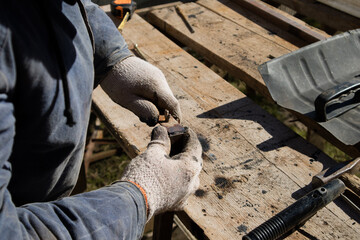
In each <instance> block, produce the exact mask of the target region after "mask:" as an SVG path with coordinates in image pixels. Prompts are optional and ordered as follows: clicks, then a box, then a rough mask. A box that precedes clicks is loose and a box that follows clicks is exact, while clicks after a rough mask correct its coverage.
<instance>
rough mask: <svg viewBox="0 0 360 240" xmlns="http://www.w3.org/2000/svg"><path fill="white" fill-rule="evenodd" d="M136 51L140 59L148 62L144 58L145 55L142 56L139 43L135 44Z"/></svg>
mask: <svg viewBox="0 0 360 240" xmlns="http://www.w3.org/2000/svg"><path fill="white" fill-rule="evenodd" d="M134 50H135V52H136V54H137V55H138V57H140V58H142V59H143V60H145V61H146V58H145V57H144V54H142V52H141V51H140V49H139V47H138V44H137V43H135V44H134Z"/></svg>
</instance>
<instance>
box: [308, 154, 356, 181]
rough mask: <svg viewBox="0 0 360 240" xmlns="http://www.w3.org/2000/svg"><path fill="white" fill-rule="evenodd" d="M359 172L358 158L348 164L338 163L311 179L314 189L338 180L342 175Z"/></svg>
mask: <svg viewBox="0 0 360 240" xmlns="http://www.w3.org/2000/svg"><path fill="white" fill-rule="evenodd" d="M359 171H360V157H359V158H356V159H354V160H351V161H350V162H345V163H340V164H337V165H336V166H334V167H332V168H328V169H325V170H324V171H322V172H320V173H318V174H316V175H315V176H314V177H313V179H312V182H311V183H312V184H313V185H314V187H319V186H322V185H324V184H326V183H328V182H330V181H331V180H333V179H335V178H339V177H340V176H341V175H343V174H344V173H350V174H356V173H358V172H359Z"/></svg>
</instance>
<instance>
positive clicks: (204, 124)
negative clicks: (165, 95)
mask: <svg viewBox="0 0 360 240" xmlns="http://www.w3.org/2000/svg"><path fill="white" fill-rule="evenodd" d="M206 2H210V3H211V4H221V5H218V6H217V7H216V8H215V9H213V8H211V6H206V7H204V4H205V3H206ZM180 7H181V8H182V9H183V11H184V12H186V13H187V14H188V16H191V15H192V14H193V15H195V17H189V20H190V21H191V24H193V27H194V29H195V33H194V34H193V36H192V37H191V39H190V40H189V42H188V43H187V45H188V46H189V47H191V48H194V46H195V45H200V44H198V43H196V41H195V40H198V38H200V36H203V37H206V38H207V39H209V38H215V40H213V39H212V41H211V42H209V43H208V44H211V45H206V44H203V45H202V46H203V48H209V50H210V51H211V52H213V55H214V56H217V55H222V54H224V56H225V57H229V58H230V59H232V60H233V62H227V63H226V62H224V65H226V64H228V63H229V64H231V65H232V66H233V68H234V69H235V68H238V67H239V66H241V67H243V68H244V69H245V70H244V71H243V72H242V73H239V74H243V75H241V76H243V77H244V78H246V77H247V78H249V79H257V80H258V81H257V83H253V84H255V87H257V88H258V89H259V90H260V88H262V89H264V87H263V83H261V78H259V75H258V73H257V71H256V67H257V65H258V64H260V63H262V62H263V61H264V60H265V59H266V58H267V56H268V55H269V54H272V55H273V56H274V57H276V56H279V55H280V54H284V53H287V52H289V51H291V50H293V49H296V47H295V45H293V44H292V43H289V42H287V41H285V40H284V39H282V38H281V37H279V36H276V35H273V34H269V32H268V31H266V30H264V29H263V28H261V27H260V26H259V25H258V24H257V23H256V22H254V21H252V20H249V18H245V17H244V16H242V15H241V14H239V13H237V12H236V11H233V10H231V9H230V8H228V7H227V6H226V5H225V4H222V3H220V2H216V1H199V2H197V3H188V4H181V6H180ZM225 13H226V14H225ZM228 13H231V14H229V15H228ZM149 14H150V15H154V16H158V19H162V20H163V27H161V28H162V29H164V30H165V31H166V33H168V34H169V33H171V32H173V31H181V32H184V35H187V32H186V31H188V30H187V29H186V27H185V26H184V25H183V22H182V20H181V19H180V18H179V16H177V15H176V12H175V10H174V8H173V7H167V8H165V9H160V10H153V11H152V12H151V13H149ZM237 14H238V15H237ZM246 14H248V15H251V13H250V12H247V13H246ZM230 15H231V16H230ZM229 18H230V19H229ZM233 18H235V19H237V20H236V21H235V20H233ZM238 20H239V21H238ZM240 20H242V21H243V22H240ZM172 21H174V22H172ZM209 26H212V27H211V28H209ZM158 27H160V26H158ZM224 27H226V29H227V30H228V32H225V31H223V30H221V29H223V28H224ZM176 29H179V30H176ZM213 29H215V33H217V34H218V35H219V36H223V44H224V45H221V46H222V48H221V49H222V50H221V51H219V49H218V44H219V42H216V39H217V38H216V34H215V33H213V32H212V31H214V30H213ZM218 30H219V31H218ZM263 33H266V34H265V35H266V37H265V36H264V34H263ZM232 35H236V36H237V38H238V39H241V42H238V41H237V40H236V39H235V38H232V37H230V38H228V37H227V36H232ZM123 36H124V37H125V39H126V41H127V42H128V45H129V47H130V48H132V47H133V46H134V44H137V45H138V47H139V48H140V50H141V51H142V53H143V54H144V56H145V58H146V60H148V61H149V62H150V63H152V64H154V65H156V66H157V67H159V68H160V69H161V70H162V71H163V72H164V74H165V76H166V78H167V80H168V82H169V85H170V87H171V89H172V90H173V92H174V94H175V96H176V97H177V98H178V99H179V101H180V104H181V107H182V112H183V116H184V121H183V124H184V125H186V126H189V127H191V128H192V129H194V130H195V131H196V132H197V133H198V134H199V137H200V139H201V142H202V144H203V147H204V154H203V157H204V166H203V171H202V173H201V175H200V181H201V187H200V190H199V191H198V192H197V194H196V195H194V196H191V197H190V199H189V201H188V204H187V206H186V207H185V211H184V212H182V213H179V214H178V216H180V217H181V218H182V219H184V218H187V219H188V220H189V219H190V220H191V222H190V223H189V222H187V223H188V225H187V226H188V227H189V228H190V230H194V229H197V233H199V232H200V233H201V234H202V235H201V236H200V235H197V237H199V238H200V237H203V238H209V239H240V238H241V236H243V235H244V234H246V233H247V232H249V231H250V230H251V229H254V228H255V227H257V226H258V225H259V224H261V223H263V222H264V221H265V220H267V219H268V218H270V217H271V216H273V215H274V214H276V213H277V212H279V211H281V210H282V209H284V208H286V207H287V206H289V205H290V204H291V203H293V202H294V201H296V199H298V198H299V197H301V196H302V195H304V194H305V193H306V192H308V191H309V190H310V189H311V186H310V185H309V183H310V182H311V179H312V176H313V175H314V174H316V173H318V172H320V171H321V170H322V169H324V168H326V167H328V166H330V165H332V164H333V163H334V162H333V161H332V159H330V158H329V157H327V156H326V155H325V154H323V153H322V152H321V151H319V150H318V149H317V148H315V147H314V146H313V145H311V144H309V143H308V142H306V141H305V140H304V139H302V138H301V137H299V136H298V135H296V134H295V133H294V132H292V131H291V130H290V129H288V128H287V127H286V126H284V125H283V124H282V123H281V122H279V121H278V120H276V119H275V118H274V117H272V116H271V115H269V114H268V113H266V112H265V111H264V110H262V109H261V108H260V107H259V106H257V105H256V104H255V103H254V102H252V101H251V100H250V99H249V98H247V97H246V96H245V95H244V94H242V93H241V92H240V91H238V90H237V89H236V88H234V87H233V86H232V85H230V84H229V83H227V82H226V81H225V80H224V79H222V78H221V77H219V76H218V75H217V74H215V73H214V72H213V71H212V70H210V69H208V68H207V67H206V66H205V65H203V64H202V63H201V62H199V61H198V60H196V59H195V58H194V57H192V56H191V55H190V54H188V53H187V52H185V51H184V50H183V49H182V48H181V47H179V46H178V45H176V44H175V43H174V42H173V41H171V40H170V39H169V38H167V37H166V36H164V35H163V34H162V33H160V32H159V31H158V30H157V29H155V28H154V26H152V25H151V24H150V23H149V22H147V21H145V20H144V19H142V18H141V17H140V16H138V15H137V14H135V15H134V16H133V17H132V19H131V20H130V21H129V22H128V23H127V25H126V26H125V28H124V30H123ZM176 39H177V40H179V39H178V38H176ZM194 39H195V40H194ZM218 41H219V40H218ZM279 41H281V42H282V43H283V44H284V45H282V44H279V43H277V42H279ZM245 44H246V45H245ZM208 46H210V47H208ZM231 46H238V48H239V49H237V50H234V49H233V48H232V51H231V52H229V51H228V49H227V48H228V47H231ZM244 46H246V47H244ZM209 50H206V51H209ZM270 50H271V51H270ZM269 51H270V52H269ZM200 53H202V52H200ZM261 86H262V87H261ZM262 93H264V94H266V91H265V90H264V91H263V92H262ZM93 102H94V109H95V110H96V112H97V114H98V116H100V117H101V119H102V120H103V122H104V123H105V124H106V125H107V127H108V128H109V129H110V131H111V132H112V133H113V134H114V136H115V137H116V138H117V140H118V141H119V143H120V145H121V146H122V148H123V149H124V150H125V151H126V152H127V153H128V155H129V156H130V157H134V156H136V155H137V154H139V153H140V152H142V151H144V150H145V149H146V145H147V143H148V142H149V136H150V132H151V128H149V127H147V126H146V125H145V124H143V123H141V122H140V121H139V120H138V118H137V117H136V116H135V115H133V114H132V113H131V112H129V111H128V110H126V109H123V108H121V107H119V106H118V105H116V104H115V103H114V102H112V101H111V100H110V98H108V96H107V95H106V94H105V93H104V92H103V91H102V89H101V88H100V87H99V88H97V89H96V90H95V91H94V95H93ZM359 222H360V219H359V216H356V215H354V214H353V213H352V211H351V209H350V208H349V207H348V206H347V205H346V204H345V203H344V202H343V201H341V200H336V201H335V202H333V203H330V204H329V205H328V206H327V207H326V208H324V209H322V210H321V211H319V212H318V213H317V214H316V215H315V216H314V217H312V218H311V219H310V220H309V221H308V222H307V223H306V224H305V225H304V226H303V227H302V228H301V229H300V230H298V231H296V232H294V233H293V234H291V235H290V236H289V237H288V239H335V238H338V239H356V238H357V237H358V235H359V233H360V228H359V225H360V224H359Z"/></svg>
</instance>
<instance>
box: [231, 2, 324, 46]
mask: <svg viewBox="0 0 360 240" xmlns="http://www.w3.org/2000/svg"><path fill="white" fill-rule="evenodd" d="M233 1H234V2H236V3H237V4H239V5H240V6H242V7H245V8H247V9H249V10H250V11H252V12H254V13H255V14H257V15H259V16H261V17H262V18H263V19H266V20H267V21H270V22H272V23H273V24H275V25H277V26H280V27H281V28H283V29H285V30H287V31H288V32H291V33H293V34H294V35H296V36H297V37H299V38H300V39H303V40H305V41H306V42H307V43H308V44H309V43H313V42H317V41H319V40H324V39H326V38H328V37H329V36H328V35H327V34H325V33H323V32H321V31H319V30H318V29H316V28H313V27H310V26H309V25H307V24H305V23H304V22H303V21H301V20H299V19H298V18H295V17H293V16H291V15H290V14H287V13H285V12H283V11H281V10H279V9H277V8H275V7H272V6H270V5H269V4H266V3H264V2H262V1H260V0H233Z"/></svg>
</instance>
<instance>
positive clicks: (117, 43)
mask: <svg viewBox="0 0 360 240" xmlns="http://www.w3.org/2000/svg"><path fill="white" fill-rule="evenodd" d="M82 2H83V3H84V7H85V10H86V14H87V18H88V21H89V25H90V28H91V31H92V34H93V38H94V43H95V59H94V67H95V86H96V85H97V84H98V83H99V82H100V81H101V79H102V78H103V77H104V76H105V75H106V74H107V73H108V71H109V70H110V69H111V68H112V67H113V66H114V65H115V64H116V63H118V62H121V61H122V60H123V59H125V58H127V57H129V56H131V55H132V53H131V52H130V50H129V49H128V46H127V44H126V42H125V40H124V38H123V37H122V36H121V34H120V33H119V31H118V30H117V28H116V27H115V24H114V23H113V22H112V21H111V19H110V18H109V17H108V16H107V15H106V13H105V12H104V11H103V10H102V9H101V8H100V7H99V6H98V5H96V4H94V3H92V2H91V0H82Z"/></svg>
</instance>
